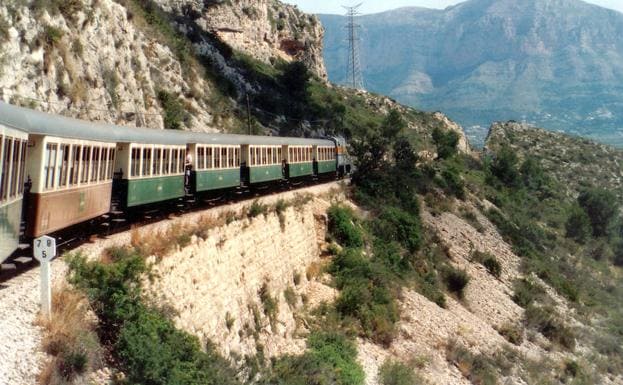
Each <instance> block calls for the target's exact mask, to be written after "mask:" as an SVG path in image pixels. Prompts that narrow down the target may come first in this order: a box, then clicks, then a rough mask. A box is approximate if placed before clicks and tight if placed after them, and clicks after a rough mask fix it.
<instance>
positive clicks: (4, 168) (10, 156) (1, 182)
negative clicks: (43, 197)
mask: <svg viewBox="0 0 623 385" xmlns="http://www.w3.org/2000/svg"><path fill="white" fill-rule="evenodd" d="M27 148H28V134H27V133H26V132H24V131H21V130H17V129H14V128H12V127H10V126H9V125H5V124H4V122H2V123H0V263H2V262H3V261H4V260H5V259H7V258H8V257H9V256H10V255H11V254H13V252H15V250H17V248H18V246H19V236H20V224H21V220H22V202H23V196H24V180H25V179H26V175H25V166H26V152H27Z"/></svg>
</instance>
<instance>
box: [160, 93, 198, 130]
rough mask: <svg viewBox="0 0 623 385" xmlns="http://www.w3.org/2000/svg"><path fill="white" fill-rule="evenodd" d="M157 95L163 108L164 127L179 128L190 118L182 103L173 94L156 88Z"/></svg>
mask: <svg viewBox="0 0 623 385" xmlns="http://www.w3.org/2000/svg"><path fill="white" fill-rule="evenodd" d="M157 97H158V101H159V102H160V106H161V107H162V109H163V110H164V116H163V120H164V128H166V129H169V130H181V129H182V124H183V123H184V122H185V121H188V120H189V118H190V115H189V114H188V113H187V112H186V110H185V109H184V106H183V105H182V103H181V102H180V101H179V99H178V98H177V97H176V96H175V95H173V94H172V93H170V92H168V91H165V90H158V94H157Z"/></svg>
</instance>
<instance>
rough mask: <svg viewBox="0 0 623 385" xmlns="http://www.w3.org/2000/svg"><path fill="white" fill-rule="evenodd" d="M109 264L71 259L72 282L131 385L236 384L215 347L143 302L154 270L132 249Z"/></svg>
mask: <svg viewBox="0 0 623 385" xmlns="http://www.w3.org/2000/svg"><path fill="white" fill-rule="evenodd" d="M109 254H110V258H111V260H110V262H109V263H106V264H104V263H100V262H89V261H87V260H86V259H85V258H84V257H82V256H79V255H78V256H74V257H72V258H70V259H69V267H70V271H71V276H70V282H71V283H72V284H73V285H75V286H76V287H77V288H78V289H80V290H82V291H84V292H85V293H86V295H87V297H88V298H89V301H90V302H91V306H92V308H93V309H94V311H95V313H96V315H97V316H98V318H99V321H100V324H99V328H98V334H99V336H100V339H101V340H102V341H103V343H104V344H105V345H106V346H107V347H108V348H109V349H110V351H111V352H112V354H113V355H114V357H115V362H118V364H119V366H120V367H119V369H120V370H121V371H122V372H123V373H124V374H125V375H126V376H127V378H128V380H129V381H131V382H132V383H149V384H154V385H156V384H162V385H165V384H173V383H175V384H197V383H201V384H219V385H221V384H237V383H238V381H237V380H236V377H235V374H236V373H235V372H234V370H233V369H231V368H230V366H229V363H228V362H227V361H226V360H224V359H223V358H221V357H220V356H219V355H218V354H217V353H216V351H215V350H214V348H213V347H211V346H206V347H205V349H206V350H205V351H204V350H203V349H202V347H201V346H200V345H199V341H198V340H197V338H196V337H193V336H191V335H189V334H187V333H185V332H182V331H180V330H178V329H176V328H175V326H174V324H173V322H172V321H170V320H169V319H167V318H166V317H165V316H164V315H163V313H162V312H161V310H159V309H156V308H152V307H150V306H147V305H145V304H144V303H143V302H142V290H141V279H142V277H143V275H145V274H148V272H149V268H148V266H147V265H146V263H145V261H144V259H143V257H141V256H140V255H138V254H137V253H135V252H134V251H133V250H131V249H117V250H112V251H110V253H109Z"/></svg>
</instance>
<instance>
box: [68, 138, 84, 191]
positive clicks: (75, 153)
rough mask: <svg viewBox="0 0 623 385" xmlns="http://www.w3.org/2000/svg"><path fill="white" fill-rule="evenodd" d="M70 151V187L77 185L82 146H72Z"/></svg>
mask: <svg viewBox="0 0 623 385" xmlns="http://www.w3.org/2000/svg"><path fill="white" fill-rule="evenodd" d="M71 151H72V154H71V157H72V165H71V170H70V171H69V183H70V184H71V185H77V184H78V175H79V172H80V157H81V155H80V153H81V152H82V146H79V145H73V146H72V149H71Z"/></svg>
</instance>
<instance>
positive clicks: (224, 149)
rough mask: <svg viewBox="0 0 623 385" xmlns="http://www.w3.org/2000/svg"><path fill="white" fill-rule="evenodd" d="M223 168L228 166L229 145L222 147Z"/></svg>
mask: <svg viewBox="0 0 623 385" xmlns="http://www.w3.org/2000/svg"><path fill="white" fill-rule="evenodd" d="M221 168H227V147H222V148H221Z"/></svg>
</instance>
